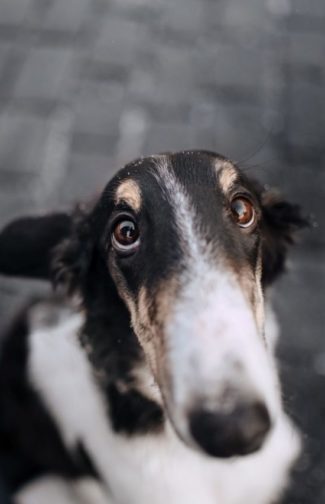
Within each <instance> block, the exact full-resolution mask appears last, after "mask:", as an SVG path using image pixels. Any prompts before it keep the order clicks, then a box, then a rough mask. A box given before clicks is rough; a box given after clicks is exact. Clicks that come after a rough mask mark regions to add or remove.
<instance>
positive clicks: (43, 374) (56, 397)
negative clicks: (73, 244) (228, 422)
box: [24, 156, 299, 504]
mask: <svg viewBox="0 0 325 504" xmlns="http://www.w3.org/2000/svg"><path fill="white" fill-rule="evenodd" d="M157 166H158V179H159V181H160V182H161V180H163V182H164V184H165V189H166V191H165V196H166V198H169V199H170V200H171V201H172V202H173V205H174V206H175V214H176V216H177V222H178V228H179V231H180V233H182V241H181V243H182V246H183V247H184V251H186V255H187V256H188V258H189V262H188V266H189V267H188V269H187V276H186V277H184V278H183V285H182V289H181V295H180V298H179V301H178V302H177V304H176V306H175V308H174V311H173V313H172V314H171V316H170V318H169V319H168V323H167V325H166V331H167V333H168V334H167V336H168V341H167V344H168V345H169V353H168V355H169V357H168V358H169V359H170V361H171V366H172V368H173V369H174V371H175V376H177V378H176V382H175V384H176V399H177V401H176V402H177V403H182V402H185V401H186V398H187V397H188V395H189V394H192V395H193V394H195V393H199V392H200V390H201V391H202V390H203V389H204V390H206V391H207V393H208V397H209V400H210V401H212V402H217V403H218V394H217V395H216V396H214V395H213V390H214V389H216V390H217V392H218V386H216V383H223V382H225V381H228V382H229V381H230V383H232V384H233V385H234V388H238V389H239V391H241V393H243V394H248V395H249V396H253V397H256V396H261V397H262V398H263V400H265V402H266V403H267V404H268V406H269V409H270V410H271V413H272V415H273V417H274V420H275V424H274V428H273V429H272V431H271V433H270V434H269V436H268V437H267V439H266V441H265V443H264V445H263V447H262V448H261V449H260V450H259V451H258V452H256V453H255V454H252V455H248V456H245V457H239V458H233V459H231V460H221V459H220V460H218V459H213V458H210V457H208V456H205V455H204V454H202V453H199V452H197V451H196V450H192V449H191V448H189V447H187V446H186V445H185V444H184V443H183V442H182V441H180V440H179V438H178V437H177V436H176V434H175V432H174V430H173V428H172V427H171V425H170V423H169V422H168V421H167V422H166V427H165V430H164V432H162V433H160V434H158V433H153V434H147V435H138V436H133V437H127V436H123V435H121V434H119V435H117V434H116V433H115V432H113V430H112V428H111V425H110V421H109V416H108V414H107V404H105V402H104V398H103V397H102V394H101V391H100V388H99V386H98V384H97V383H96V380H95V378H94V375H93V372H92V369H91V366H90V364H89V362H88V360H87V357H86V354H85V352H84V351H83V350H82V349H81V347H80V346H79V342H78V336H77V335H78V331H79V328H80V326H81V324H82V317H81V316H80V315H78V314H73V313H72V314H71V315H70V317H69V318H68V319H66V320H61V322H60V324H59V325H57V326H55V327H46V326H44V325H39V324H37V323H36V324H34V325H33V327H32V334H31V336H30V346H31V353H30V363H29V364H30V373H29V374H30V379H31V380H32V382H33V384H34V386H35V387H36V388H37V389H38V391H39V393H40V394H41V396H42V398H43V401H44V403H45V404H46V406H47V408H48V409H49V411H50V412H51V414H52V416H53V418H54V419H55V420H56V422H57V425H58V427H59V429H60V432H61V433H62V436H63V439H64V440H65V442H66V445H67V447H68V448H73V447H74V446H75V443H76V442H77V441H78V440H81V441H82V443H83V445H84V447H85V449H86V451H87V452H88V453H89V455H90V457H91V459H92V461H93V463H94V465H95V467H96V469H97V471H98V473H99V474H100V476H101V478H102V480H103V482H104V487H106V488H107V504H113V503H114V504H166V502H168V504H197V503H200V504H246V503H249V504H270V503H271V502H273V501H275V500H276V499H277V498H278V496H279V494H280V493H281V491H282V490H283V488H284V487H285V485H286V483H287V479H288V473H289V471H290V468H291V465H292V463H293V461H294V460H295V458H296V457H297V454H298V452H299V438H298V436H297V434H296V432H295V430H294V428H293V427H292V425H291V424H290V422H289V420H288V419H287V418H286V417H285V415H284V413H283V411H282V409H281V405H280V398H279V390H278V383H277V375H276V372H275V365H274V361H273V358H272V352H267V350H266V347H265V346H263V340H262V335H261V334H260V331H259V328H258V327H257V325H256V323H255V320H254V316H253V314H252V310H251V309H250V308H249V306H248V303H247V301H246V299H245V297H244V295H243V294H242V292H241V290H240V288H239V286H238V284H237V283H236V281H235V279H234V278H233V277H232V276H231V275H230V274H228V273H227V274H225V273H224V272H222V268H221V267H220V268H219V267H216V265H215V264H214V263H213V260H212V256H211V255H210V254H209V248H208V246H207V244H206V243H205V241H204V240H203V239H202V241H200V240H198V236H199V234H198V233H197V229H196V227H195V222H194V217H193V212H192V209H191V204H190V202H189V201H188V199H187V197H186V195H185V194H184V192H183V191H182V189H181V188H180V187H179V184H178V183H177V181H176V180H175V179H174V178H173V177H172V175H171V174H170V172H169V171H168V167H167V165H166V163H165V158H164V156H161V157H160V158H159V159H158V160H157ZM223 362H224V365H223ZM238 362H239V363H240V366H239V367H240V368H241V372H240V373H239V372H238V371H237V369H238V366H237V365H234V364H235V363H237V364H238ZM191 371H192V374H191ZM135 372H136V373H137V374H138V379H139V380H140V381H141V383H142V385H143V387H144V388H145V389H146V391H147V394H148V395H149V396H150V397H151V396H152V394H154V395H156V392H157V391H155V390H154V387H155V384H154V383H152V382H151V378H150V377H151V374H150V371H149V369H141V370H137V371H135ZM146 374H147V377H146ZM198 389H200V390H198ZM219 392H220V391H219ZM108 489H109V490H108ZM24 504H25V503H24ZM33 504H36V501H35V502H33ZM37 504H39V503H37Z"/></svg>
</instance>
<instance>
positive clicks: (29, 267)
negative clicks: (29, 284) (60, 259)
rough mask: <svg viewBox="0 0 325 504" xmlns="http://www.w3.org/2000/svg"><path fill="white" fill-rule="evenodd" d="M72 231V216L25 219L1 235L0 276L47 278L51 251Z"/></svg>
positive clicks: (63, 214) (8, 227)
mask: <svg viewBox="0 0 325 504" xmlns="http://www.w3.org/2000/svg"><path fill="white" fill-rule="evenodd" d="M70 232H71V216H69V215H68V214H66V213H56V214H52V215H46V216H42V217H25V218H21V219H17V220H15V221H14V222H12V223H11V224H8V225H7V226H6V227H5V228H4V229H3V230H2V231H1V233H0V273H2V274H4V275H12V276H21V277H28V278H38V279H50V276H51V274H50V270H51V265H50V263H51V250H52V249H53V248H54V247H55V246H56V245H57V244H58V243H59V242H60V241H62V240H64V239H65V238H66V237H67V236H68V235H69V234H70Z"/></svg>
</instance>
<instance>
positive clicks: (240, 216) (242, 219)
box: [230, 196, 256, 228]
mask: <svg viewBox="0 0 325 504" xmlns="http://www.w3.org/2000/svg"><path fill="white" fill-rule="evenodd" d="M230 208H231V212H232V214H233V216H234V219H235V221H236V223H237V224H238V226H239V227H242V228H248V227H250V226H252V225H253V224H254V223H255V219H256V213H255V209H254V206H253V204H252V203H251V202H250V201H249V200H248V199H247V198H244V197H242V196H240V197H237V198H234V199H233V200H232V202H231V205H230Z"/></svg>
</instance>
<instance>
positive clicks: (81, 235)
mask: <svg viewBox="0 0 325 504" xmlns="http://www.w3.org/2000/svg"><path fill="white" fill-rule="evenodd" d="M89 220H90V217H89V214H88V213H86V212H83V211H82V210H81V208H79V209H77V211H76V212H75V214H74V215H73V217H72V218H71V232H70V233H69V236H67V237H66V238H65V239H64V240H63V241H61V242H60V243H59V244H58V245H57V246H56V247H55V248H54V249H53V250H52V253H51V276H52V280H53V283H54V286H55V287H57V286H61V287H63V289H64V290H65V291H66V292H67V294H72V293H73V292H74V291H75V290H76V288H77V287H81V286H82V285H83V283H84V281H85V279H86V273H87V272H88V269H89V267H90V263H91V259H92V257H93V250H94V239H93V237H92V234H91V226H90V222H89Z"/></svg>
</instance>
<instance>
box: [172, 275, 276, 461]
mask: <svg viewBox="0 0 325 504" xmlns="http://www.w3.org/2000/svg"><path fill="white" fill-rule="evenodd" d="M217 280H218V281H219V287H218V288H216V287H214V286H213V287H212V288H211V282H210V283H209V286H210V289H208V288H206V289H201V290H200V289H197V290H196V291H195V290H194V289H193V286H192V289H191V291H192V293H193V292H194V293H195V295H191V293H189V291H188V290H187V292H186V293H185V295H184V296H183V297H182V299H181V301H180V302H179V303H178V304H176V305H175V308H174V313H173V316H172V317H170V319H169V321H168V324H167V325H166V336H167V348H168V351H167V358H166V360H165V363H166V366H167V367H168V369H167V370H166V373H167V375H168V389H167V390H165V397H166V399H167V403H168V404H167V406H168V412H169V414H170V417H171V419H172V423H173V425H174V426H175V428H176V430H177V432H178V434H179V435H180V437H181V438H182V439H183V440H184V441H185V442H186V443H187V444H188V445H190V446H192V447H195V448H196V449H199V450H201V451H203V452H205V453H206V454H209V455H211V456H214V457H220V458H225V457H232V456H239V455H248V454H250V453H253V452H255V451H257V450H259V449H260V448H261V447H262V446H263V443H264V442H265V440H266V439H267V436H268V434H269V432H270V430H271V428H272V426H273V424H275V422H276V417H277V412H278V408H279V405H280V393H279V386H278V378H277V373H276V369H275V365H274V359H273V355H272V353H271V352H270V351H269V350H268V348H267V345H266V344H265V341H264V338H263V331H262V330H260V327H259V325H258V324H257V323H256V316H255V315H256V314H255V313H254V310H253V307H252V306H250V304H249V302H248V301H247V300H246V298H245V296H244V295H243V293H242V291H241V289H240V287H238V286H237V285H236V283H234V282H228V281H224V282H223V283H221V282H220V277H219V278H218V279H216V281H215V285H217ZM201 282H202V280H201Z"/></svg>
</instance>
